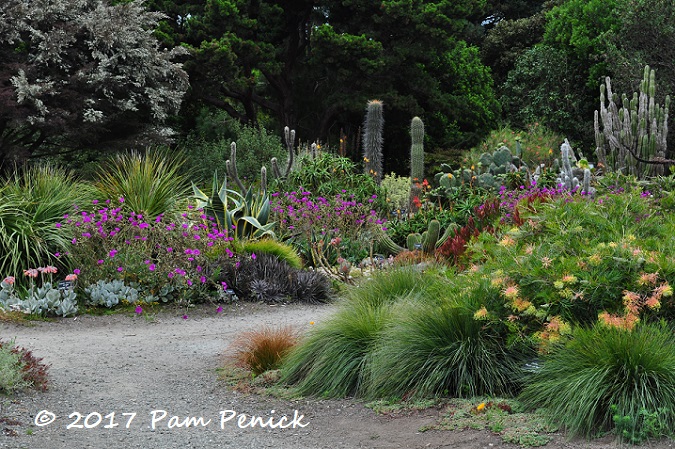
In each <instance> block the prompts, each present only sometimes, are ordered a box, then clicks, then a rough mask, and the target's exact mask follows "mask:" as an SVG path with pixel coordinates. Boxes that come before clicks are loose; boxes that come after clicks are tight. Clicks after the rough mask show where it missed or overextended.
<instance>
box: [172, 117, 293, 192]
mask: <svg viewBox="0 0 675 449" xmlns="http://www.w3.org/2000/svg"><path fill="white" fill-rule="evenodd" d="M227 126H228V127H229V128H230V131H229V133H228V135H227V136H215V135H213V136H209V135H204V136H190V137H189V138H188V139H186V140H185V141H184V142H183V144H182V151H183V153H184V154H185V158H186V167H185V172H186V173H188V174H189V175H190V178H191V179H192V180H193V181H194V182H196V183H203V182H209V181H210V180H211V177H212V176H213V172H214V171H218V173H221V174H223V175H224V174H225V173H227V170H226V166H225V161H227V160H228V159H230V145H231V143H232V142H236V143H237V172H238V174H239V178H240V179H241V180H242V181H243V182H244V184H245V185H247V186H248V185H251V184H253V183H255V182H257V181H258V178H259V177H260V168H261V167H262V166H266V167H268V171H269V169H270V167H271V163H270V161H271V160H272V158H273V157H276V158H277V159H279V160H281V161H283V160H285V159H284V158H285V157H286V149H285V148H284V146H283V145H282V142H281V138H280V137H279V136H278V135H275V134H272V133H269V132H268V131H267V130H266V129H265V128H263V127H260V128H254V127H251V126H244V125H240V124H238V123H236V122H234V121H232V122H229V123H228V124H227ZM207 134H208V133H207ZM230 181H231V180H230ZM232 185H234V184H232Z"/></svg>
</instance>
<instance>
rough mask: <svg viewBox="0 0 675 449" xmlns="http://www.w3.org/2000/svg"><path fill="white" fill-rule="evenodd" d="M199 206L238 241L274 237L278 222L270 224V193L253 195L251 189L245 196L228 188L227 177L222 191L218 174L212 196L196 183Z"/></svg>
mask: <svg viewBox="0 0 675 449" xmlns="http://www.w3.org/2000/svg"><path fill="white" fill-rule="evenodd" d="M192 190H193V191H194V197H195V198H196V199H197V207H198V208H200V209H204V212H206V214H207V215H208V216H210V217H213V218H214V220H215V221H216V223H217V224H218V227H219V228H220V229H223V230H225V231H226V232H228V233H229V232H230V231H231V230H233V229H234V231H235V232H234V233H233V236H234V237H236V238H249V239H250V238H259V237H262V236H264V235H269V236H271V237H274V231H273V230H272V229H273V228H274V225H275V224H276V223H275V222H270V221H269V218H270V199H269V196H268V195H267V192H265V191H261V192H255V193H254V192H253V188H252V187H249V188H248V190H247V191H246V194H245V195H242V194H241V193H239V192H237V191H234V190H230V189H228V188H227V177H226V178H225V179H224V180H223V184H222V185H221V186H220V188H218V173H214V174H213V185H212V189H211V195H210V196H209V195H207V194H206V193H204V192H203V191H201V190H200V189H199V188H198V187H197V186H195V185H194V183H193V184H192Z"/></svg>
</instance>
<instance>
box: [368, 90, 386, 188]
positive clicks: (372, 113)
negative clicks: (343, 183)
mask: <svg viewBox="0 0 675 449" xmlns="http://www.w3.org/2000/svg"><path fill="white" fill-rule="evenodd" d="M383 130H384V114H383V112H382V102H381V101H380V100H371V101H369V102H368V107H367V108H366V118H365V121H364V123H363V161H364V162H365V163H364V171H365V173H366V174H370V175H371V176H373V177H374V178H375V181H377V183H378V184H379V183H380V181H382V170H383V156H382V146H383V144H384V140H383V138H382V132H383Z"/></svg>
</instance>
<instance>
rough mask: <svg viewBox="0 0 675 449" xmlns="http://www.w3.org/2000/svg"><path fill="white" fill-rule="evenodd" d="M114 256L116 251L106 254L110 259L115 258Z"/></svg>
mask: <svg viewBox="0 0 675 449" xmlns="http://www.w3.org/2000/svg"><path fill="white" fill-rule="evenodd" d="M115 254H117V250H116V249H113V250H110V252H109V253H108V257H110V258H111V259H112V258H113V257H115Z"/></svg>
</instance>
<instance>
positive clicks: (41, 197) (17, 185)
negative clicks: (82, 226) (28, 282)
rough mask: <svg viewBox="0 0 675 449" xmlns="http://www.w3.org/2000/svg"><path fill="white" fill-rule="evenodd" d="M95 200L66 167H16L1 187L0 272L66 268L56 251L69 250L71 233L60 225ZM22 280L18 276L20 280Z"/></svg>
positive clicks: (90, 191) (3, 273)
mask: <svg viewBox="0 0 675 449" xmlns="http://www.w3.org/2000/svg"><path fill="white" fill-rule="evenodd" d="M93 198H94V195H93V189H92V188H90V187H89V186H88V185H86V184H83V183H80V182H78V181H77V180H76V179H75V178H74V176H73V175H72V174H70V173H68V172H66V171H65V170H63V169H59V168H56V167H50V166H47V165H39V166H34V167H29V168H25V169H22V170H18V171H17V172H15V173H14V175H12V176H11V177H10V178H9V179H7V180H5V181H4V183H3V184H2V185H0V273H2V275H4V276H9V275H12V276H18V275H19V274H20V273H21V272H22V270H24V269H28V268H35V267H40V266H46V265H56V266H63V265H62V264H63V261H64V259H63V258H61V259H59V258H57V257H55V253H57V252H60V253H65V252H67V248H68V245H70V240H71V239H72V238H73V236H72V235H66V233H65V231H64V230H63V228H60V227H57V226H58V225H57V223H60V222H61V221H63V216H64V215H65V214H67V213H70V212H71V211H72V207H73V205H74V204H78V205H80V206H82V205H84V204H86V203H88V202H90V201H91V200H92V199H93ZM19 279H23V276H21V277H20V278H19V277H17V280H19Z"/></svg>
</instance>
